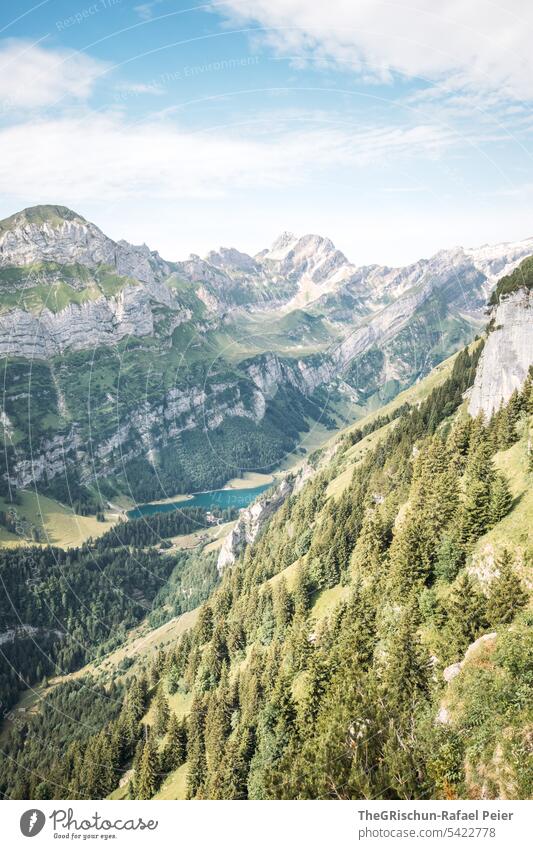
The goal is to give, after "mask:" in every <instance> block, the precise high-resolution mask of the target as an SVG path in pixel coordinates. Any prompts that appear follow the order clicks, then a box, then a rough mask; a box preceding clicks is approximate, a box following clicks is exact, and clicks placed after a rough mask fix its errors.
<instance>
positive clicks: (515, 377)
mask: <svg viewBox="0 0 533 849" xmlns="http://www.w3.org/2000/svg"><path fill="white" fill-rule="evenodd" d="M492 324H493V327H492V329H491V331H490V333H489V335H488V338H487V341H486V343H485V347H484V348H483V352H482V354H481V358H480V361H479V364H478V367H477V371H476V377H475V381H474V385H473V387H472V392H471V395H470V401H469V405H468V411H469V413H470V415H472V416H477V415H478V413H481V412H482V413H484V414H485V416H487V417H489V416H490V415H491V414H492V413H494V412H495V411H496V410H497V409H498V408H499V407H500V406H501V404H504V403H505V402H506V401H508V400H509V398H510V397H511V395H512V393H513V392H514V390H515V389H518V390H520V389H521V388H522V386H523V384H524V381H525V379H526V377H527V373H528V370H529V366H530V365H531V364H532V363H533V309H532V304H531V292H530V291H528V290H527V289H520V290H519V291H517V292H513V293H512V294H511V295H509V296H508V297H506V298H504V299H503V300H502V301H501V303H500V304H499V305H498V306H497V307H496V308H495V310H494V311H493V314H492Z"/></svg>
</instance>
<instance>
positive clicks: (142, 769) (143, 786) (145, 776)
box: [136, 735, 160, 799]
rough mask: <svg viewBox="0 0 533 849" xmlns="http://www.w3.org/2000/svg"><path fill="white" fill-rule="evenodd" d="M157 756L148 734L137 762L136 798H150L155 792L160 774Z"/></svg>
mask: <svg viewBox="0 0 533 849" xmlns="http://www.w3.org/2000/svg"><path fill="white" fill-rule="evenodd" d="M159 770H160V765H159V756H158V754H157V749H156V747H155V743H154V742H153V740H152V739H151V736H150V735H148V738H147V740H146V741H145V743H144V746H143V751H142V756H141V761H140V764H139V777H138V779H137V781H136V798H137V799H151V798H152V796H153V795H154V793H155V792H156V790H157V788H158V786H159V781H160V776H159Z"/></svg>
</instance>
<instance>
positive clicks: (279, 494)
mask: <svg viewBox="0 0 533 849" xmlns="http://www.w3.org/2000/svg"><path fill="white" fill-rule="evenodd" d="M314 475H315V469H314V468H313V467H312V466H311V465H309V463H304V464H303V466H302V467H301V468H300V470H299V471H298V473H297V474H296V475H294V476H293V475H291V476H288V477H286V478H283V480H282V481H281V483H280V484H278V486H277V487H276V488H275V489H274V490H268V492H266V493H264V494H262V495H260V496H259V498H257V499H256V501H254V503H253V504H251V505H250V506H249V507H246V508H245V509H244V510H241V512H240V515H239V518H238V520H237V523H236V525H235V526H234V527H233V528H232V530H231V531H230V532H229V534H228V535H227V537H226V538H225V539H224V542H223V544H222V547H221V549H220V551H219V555H218V561H217V568H218V571H219V573H220V574H222V572H223V571H224V569H226V568H227V567H228V566H231V565H232V564H233V563H235V561H236V559H237V557H238V556H239V555H240V554H241V553H242V551H243V550H244V548H245V547H246V546H247V545H250V544H251V543H253V542H254V541H255V540H256V539H257V537H258V536H259V534H260V533H261V531H262V530H263V528H264V527H265V525H266V523H267V522H268V520H269V519H270V518H271V517H272V516H273V515H274V513H276V512H277V511H278V510H279V508H280V507H281V506H282V505H283V504H284V503H285V501H286V500H287V498H288V497H289V495H293V494H294V495H296V494H297V493H299V492H300V491H301V490H302V489H303V487H304V486H305V484H306V483H307V481H308V480H310V479H311V478H312V477H314Z"/></svg>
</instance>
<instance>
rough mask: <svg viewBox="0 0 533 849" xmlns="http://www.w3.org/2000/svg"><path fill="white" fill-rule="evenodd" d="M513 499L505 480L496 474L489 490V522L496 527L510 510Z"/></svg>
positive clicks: (498, 473)
mask: <svg viewBox="0 0 533 849" xmlns="http://www.w3.org/2000/svg"><path fill="white" fill-rule="evenodd" d="M512 503H513V497H512V495H511V491H510V489H509V485H508V483H507V480H506V478H505V477H504V475H502V474H501V473H500V472H497V473H496V476H495V478H494V482H493V484H492V488H491V501H490V521H491V524H492V525H496V524H497V523H498V522H499V521H500V520H501V519H503V517H504V516H506V515H507V513H508V512H509V510H510V509H511V505H512Z"/></svg>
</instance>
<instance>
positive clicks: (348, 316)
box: [0, 206, 533, 524]
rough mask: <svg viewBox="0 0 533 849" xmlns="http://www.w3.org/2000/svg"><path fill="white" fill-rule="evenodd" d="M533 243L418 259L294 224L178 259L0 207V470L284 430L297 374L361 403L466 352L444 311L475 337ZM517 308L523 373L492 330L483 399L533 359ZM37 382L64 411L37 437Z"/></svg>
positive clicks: (66, 216)
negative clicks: (337, 241) (267, 242)
mask: <svg viewBox="0 0 533 849" xmlns="http://www.w3.org/2000/svg"><path fill="white" fill-rule="evenodd" d="M531 253H533V240H525V241H524V242H520V243H516V244H512V245H497V246H493V247H484V248H480V249H477V250H469V249H466V250H463V249H462V248H458V249H454V250H451V251H440V252H439V253H438V254H436V255H435V256H434V257H431V258H430V259H424V260H420V261H419V262H417V263H412V264H411V265H409V266H407V267H405V268H396V269H391V268H386V267H381V266H377V265H374V266H366V267H362V268H358V267H357V266H355V265H353V264H352V263H351V262H349V261H348V259H347V258H346V257H345V256H344V254H343V253H342V252H341V251H339V250H338V249H337V248H336V247H335V245H334V244H333V243H332V242H331V241H330V240H329V239H325V238H323V237H321V236H317V235H306V236H294V235H293V234H290V233H284V234H282V235H281V236H280V237H279V238H278V239H277V240H276V241H275V242H274V244H273V245H272V247H271V248H270V249H268V250H264V251H261V252H260V253H258V254H257V255H256V256H254V257H252V256H249V255H248V254H245V253H242V252H240V251H238V250H236V249H235V248H220V249H219V250H218V251H212V252H211V253H210V254H208V256H207V257H206V258H204V259H202V258H200V257H198V256H191V257H190V258H189V259H188V260H186V261H184V262H177V263H169V262H166V261H164V260H163V259H162V258H161V257H160V256H159V255H158V254H157V252H155V251H150V250H149V248H148V247H147V246H146V245H141V246H136V245H130V244H128V243H127V242H125V241H114V240H112V239H110V238H109V237H107V236H106V235H105V234H104V233H102V231H101V230H100V229H99V228H98V227H96V226H95V225H94V224H91V223H90V222H88V221H86V220H85V219H84V218H83V217H82V216H80V215H78V214H76V213H75V212H72V211H71V210H69V209H67V208H65V207H60V206H38V207H32V208H30V209H26V210H23V211H22V212H19V213H16V214H15V215H13V216H11V217H10V218H8V219H6V220H4V221H1V222H0V357H4V358H6V362H8V363H9V364H10V368H11V374H12V375H13V377H12V383H11V386H8V387H7V389H8V395H9V397H7V396H6V399H5V400H4V409H2V410H0V425H1V428H2V433H3V436H4V438H5V439H7V441H8V442H9V443H10V446H9V458H8V459H7V458H4V463H3V464H2V461H0V474H2V475H3V476H4V477H9V479H10V480H12V481H13V483H15V484H16V485H18V486H27V485H28V484H30V483H32V482H34V481H40V480H42V479H43V478H47V479H48V480H52V479H53V478H54V477H56V476H58V475H60V474H63V473H64V471H65V468H66V466H65V464H67V465H68V464H72V463H73V464H76V466H77V468H78V469H79V471H80V476H81V479H82V481H84V482H86V481H87V480H88V476H89V475H90V474H96V475H97V476H98V475H109V474H115V473H117V471H118V470H119V465H120V464H121V463H124V462H130V461H132V460H133V459H135V458H140V457H141V456H144V457H145V458H146V459H148V460H149V462H150V463H151V464H152V456H153V452H154V451H157V450H158V449H163V448H167V447H168V446H169V444H170V443H171V441H172V440H177V441H179V440H180V439H182V440H183V441H184V442H187V443H188V444H191V443H192V442H195V440H196V442H195V444H199V443H200V442H202V444H203V443H204V442H205V440H202V439H197V438H196V435H192V434H189V433H186V432H189V431H196V432H197V434H198V435H200V434H201V433H202V432H203V433H205V434H208V433H209V431H213V430H215V429H217V428H223V427H224V423H225V422H227V421H228V420H231V419H233V424H232V427H233V426H234V427H235V428H236V430H238V429H239V428H242V429H243V430H246V429H248V430H249V422H250V421H252V422H253V423H254V424H256V425H259V426H260V427H265V433H266V432H267V430H268V428H269V427H270V428H272V427H274V426H276V427H278V428H279V410H277V409H276V402H275V400H274V399H275V398H276V395H277V393H278V392H279V391H280V389H283V390H284V392H286V393H287V395H286V396H283V397H291V398H293V399H299V400H295V406H298V404H299V405H300V406H301V409H302V415H304V413H303V411H304V410H305V411H306V412H305V415H309V416H311V418H312V416H313V414H314V412H315V411H316V410H319V409H323V406H322V405H323V398H324V395H325V392H324V389H325V388H327V390H328V392H329V391H330V390H333V391H332V392H330V394H331V396H332V397H333V396H334V395H335V391H336V390H337V389H340V391H341V392H342V393H344V395H346V394H347V395H348V396H349V397H350V398H351V399H352V400H353V401H355V402H356V403H365V401H366V399H367V398H368V397H370V396H371V395H373V394H374V393H375V392H377V391H378V390H379V388H380V387H381V386H383V384H385V383H388V382H390V383H392V384H394V385H395V388H394V391H398V390H399V389H400V388H401V387H403V386H406V385H408V384H409V383H410V382H412V380H414V379H416V378H417V377H419V376H420V375H421V374H424V373H427V371H429V370H430V368H431V367H432V366H433V365H434V364H435V361H438V358H439V357H440V359H442V358H443V357H445V356H447V354H448V353H451V352H452V351H451V350H449V348H448V349H447V348H446V345H444V344H442V345H440V338H441V331H440V327H439V322H441V321H442V323H443V325H446V322H447V321H448V320H449V319H451V323H452V324H453V326H454V330H453V332H452V333H451V334H450V342H449V344H450V345H451V347H452V350H456V349H457V347H458V346H459V345H460V341H458V340H461V341H469V340H470V338H471V337H472V336H473V333H474V331H473V328H474V327H476V328H477V326H479V322H480V320H481V319H482V316H483V304H484V302H485V299H486V296H487V293H488V291H489V290H490V288H491V287H492V286H493V284H494V281H495V279H496V277H497V276H498V275H499V274H500V273H508V272H509V271H511V270H512V269H513V268H514V267H516V265H517V264H518V263H519V262H520V260H521V259H522V258H523V257H524V256H525V255H527V254H531ZM435 301H437V302H438V304H437V306H435ZM432 304H433V305H432ZM502 309H504V310H507V313H509V315H507V313H506V315H505V316H504V319H505V326H506V327H507V325H508V324H509V323H511V324H513V326H514V327H515V329H514V330H513V331H512V333H511V331H509V333H510V334H511V337H512V339H511V341H509V339H507V337H505V339H504V340H503V344H504V345H505V346H506V348H507V349H508V350H507V356H508V357H509V358H510V359H513V363H512V364H511V365H510V367H509V369H507V373H508V374H509V375H510V376H509V386H507V384H506V385H505V386H503V387H500V388H498V387H496V388H495V387H494V386H493V385H491V380H492V381H493V378H492V376H491V375H492V372H493V371H494V369H493V365H492V362H491V360H490V356H494V357H495V356H497V354H498V351H497V350H496V351H495V352H494V353H493V354H491V340H490V339H489V343H488V345H487V352H486V353H485V354H484V357H486V359H487V366H486V368H485V370H484V372H483V373H481V372H480V377H479V381H480V389H479V396H480V398H481V399H482V400H478V401H476V397H477V396H476V392H477V390H476V389H475V390H474V393H473V395H472V402H471V403H472V405H473V406H474V405H475V404H478V406H479V405H484V407H487V406H488V404H489V403H493V404H495V405H497V404H498V403H499V399H501V398H504V397H505V396H506V394H507V393H508V394H510V391H512V388H514V387H515V385H516V384H517V382H518V381H521V380H522V379H523V376H524V364H525V363H526V361H528V360H529V361H530V350H531V348H530V346H531V339H530V337H531V334H529V341H528V332H529V328H528V326H527V321H523V315H524V313H525V312H526V310H524V309H523V308H522V307H520V308H517V309H516V310H515V316H514V318H513V317H512V315H511V313H512V309H511V307H510V306H507V307H505V305H502ZM265 314H267V315H266V316H265V327H266V328H267V329H266V332H265V334H264V339H263V337H262V335H261V334H262V332H263V321H262V319H263V316H264V315H265ZM496 320H497V322H498V321H501V322H502V324H503V323H504V321H503V319H500V318H497V319H496ZM519 325H520V326H519ZM426 331H427V334H426ZM446 332H447V331H446V330H444V331H443V333H444V334H446ZM498 332H499V331H498V330H497V331H495V332H494V334H493V335H494V336H496V334H497V333H498ZM232 334H233V335H234V337H235V339H236V340H237V341H236V349H237V351H238V350H239V349H240V350H242V351H244V352H246V353H244V354H243V356H242V358H241V359H238V357H237V358H236V359H232V358H231V357H232V350H231V351H230V350H229V348H231V345H230V346H226V342H225V339H227V338H230V339H231V338H232ZM461 334H462V335H461ZM247 335H250V337H251V339H252V340H253V344H250V345H248V344H247V342H248V339H247ZM426 336H427V339H426ZM256 337H257V338H259V339H260V342H259V343H257V344H256V341H255V340H256ZM464 337H467V338H464ZM129 339H131V345H130V344H129V343H128V345H124V344H123V345H120V343H121V342H123V341H124V340H129ZM413 339H416V345H417V347H416V349H415V350H414V349H413ZM435 340H437V341H435ZM439 345H440V347H439ZM454 345H455V347H453V346H454ZM114 346H117V350H116V351H114V350H113V348H114ZM435 346H436V348H437V349H438V351H437V353H436V354H435V357H436V358H437V360H435V358H433V359H432V357H433V353H432V351H433V349H434V347H435ZM493 347H494V346H493ZM497 347H498V345H496V348H497ZM106 348H107V349H109V348H111V352H109V351H105V350H104V349H106ZM249 350H251V351H252V352H253V351H254V350H256V351H257V352H256V353H252V354H249V353H248V351H249ZM84 351H85V352H92V354H93V355H95V356H93V361H94V362H95V363H96V365H95V371H94V372H93V371H91V375H92V376H93V377H94V378H95V379H94V380H93V379H91V393H90V394H91V399H90V400H91V421H90V422H88V419H87V416H88V413H87V412H86V408H87V409H88V406H87V403H86V402H87V398H86V397H84V396H83V392H85V389H82V391H77V386H76V382H78V383H79V384H80V385H81V386H84V383H83V380H81V376H79V377H78V374H77V373H76V369H79V368H80V365H79V364H80V363H87V356H88V355H86V356H85V357H84V356H83V355H80V354H79V352H84ZM125 351H126V353H127V357H125V358H124V359H122V357H123V354H124V352H125ZM226 351H229V353H228V355H227V357H226ZM528 351H529V353H528ZM119 360H120V362H119ZM23 361H26V362H33V361H41V364H40V365H38V366H37V372H38V374H39V379H38V380H36V379H33V378H32V379H31V380H30V379H29V378H28V376H27V375H26V376H25V372H24V368H25V367H24V366H23V365H22V366H21V365H20V363H21V362H23ZM123 362H124V365H125V370H123V368H122V364H123ZM98 363H101V365H99V364H98ZM176 364H178V366H176ZM83 367H85V366H83ZM525 368H527V366H525ZM91 369H92V366H91ZM171 371H172V375H174V371H175V373H176V379H175V380H174V379H173V377H172V379H169V373H170V372H171ZM498 371H500V372H501V371H502V370H501V368H498ZM153 374H155V375H156V378H154V380H153V381H152V375H153ZM214 374H217V375H220V376H219V377H214ZM25 380H28V387H27V390H24V381H25ZM502 380H503V378H502ZM152 386H153V387H155V388H154V389H152ZM487 386H488V388H487ZM509 387H510V388H509ZM148 388H149V391H148ZM24 392H26V394H24ZM297 393H299V396H298V395H297ZM30 396H31V398H30ZM487 397H494V398H495V399H496V400H494V401H493V402H490V401H487V400H486V399H487ZM23 398H28V400H31V402H32V404H34V401H35V402H36V403H35V409H36V410H39V409H43V410H46V411H47V412H49V413H50V414H51V415H50V416H49V417H47V416H44V417H41V418H44V419H46V421H43V422H42V425H41V423H40V422H37V421H35V422H34V423H33V424H32V427H31V439H30V432H29V430H28V421H27V410H28V405H27V403H23ZM119 401H120V406H119ZM271 402H272V404H271ZM269 405H271V406H269ZM269 410H273V414H274V415H273V418H274V420H275V423H276V424H275V425H273V424H272V418H269V416H268V412H269ZM100 411H101V412H100ZM111 411H113V412H111ZM276 417H277V418H276ZM181 434H184V436H183V437H181ZM189 437H190V438H189ZM276 438H277V439H278V437H276ZM208 441H209V440H208ZM30 443H31V445H30ZM173 444H174V443H173ZM176 444H177V443H176ZM276 445H281V439H278V442H277V443H276ZM197 450H198V451H199V452H200V453H201V450H202V449H201V448H198V449H197ZM276 450H278V448H276ZM279 450H281V448H280V449H279ZM6 457H7V455H6ZM199 459H200V460H201V461H202V462H203V460H202V458H200V457H199ZM234 461H235V463H236V464H238V462H239V452H238V450H237V451H236V453H235V458H234ZM94 462H96V467H95V466H94ZM252 462H253V460H252ZM246 464H247V465H249V462H248V460H246ZM8 466H9V468H8ZM252 524H253V523H252Z"/></svg>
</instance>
